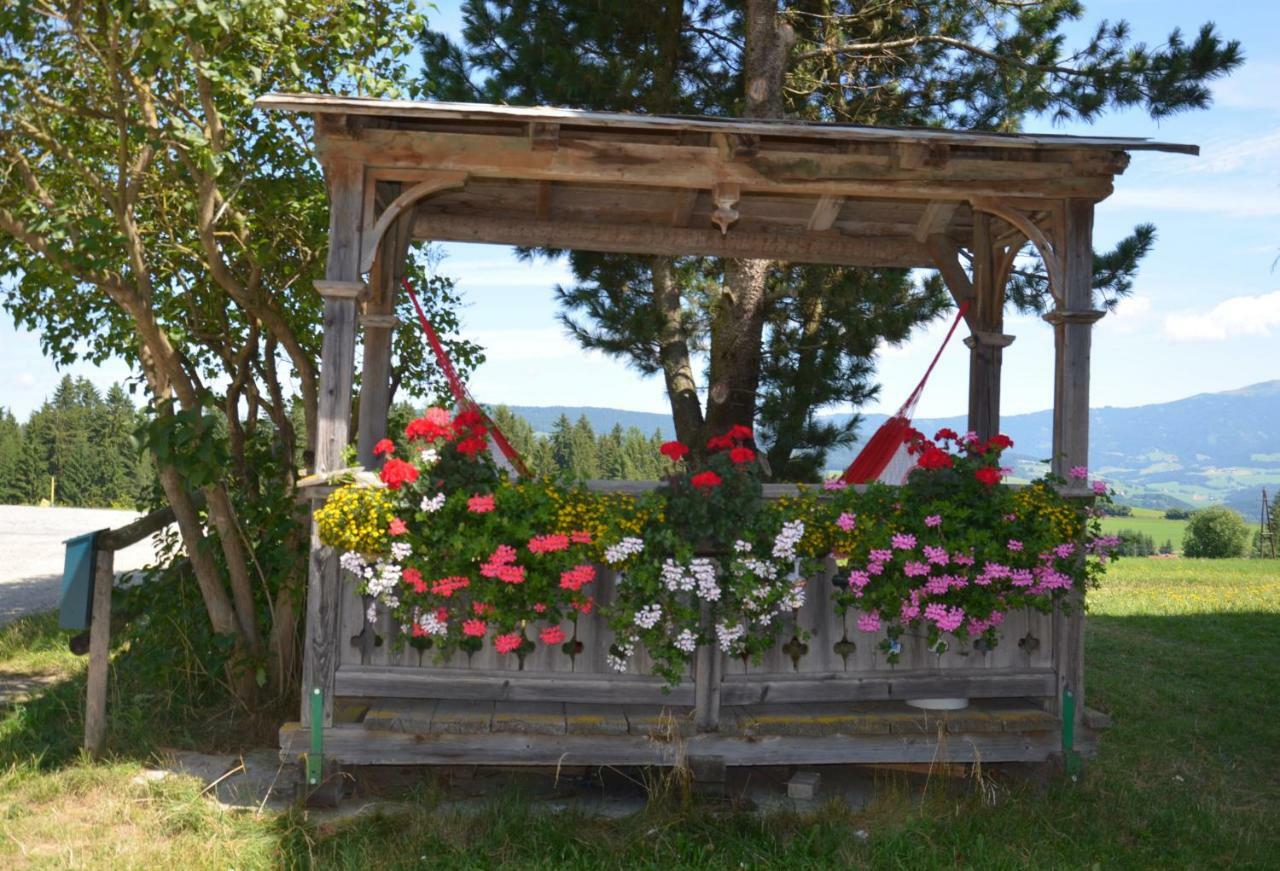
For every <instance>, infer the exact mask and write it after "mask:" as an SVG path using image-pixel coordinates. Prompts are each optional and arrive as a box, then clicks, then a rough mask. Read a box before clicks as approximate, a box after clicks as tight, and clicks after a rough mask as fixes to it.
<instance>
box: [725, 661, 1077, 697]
mask: <svg viewBox="0 0 1280 871" xmlns="http://www.w3.org/2000/svg"><path fill="white" fill-rule="evenodd" d="M1054 690H1055V676H1054V673H1053V672H1052V671H1050V670H1047V669H1046V670H1040V671H997V670H982V669H973V670H962V669H953V670H948V671H936V670H935V671H915V672H912V671H899V672H889V673H882V674H874V673H872V674H850V673H848V672H833V673H831V674H829V675H817V674H806V675H794V676H787V675H772V676H769V677H767V678H763V677H756V676H750V675H748V676H746V677H744V678H738V677H735V676H728V677H726V678H725V681H724V685H723V686H722V687H721V690H720V697H721V703H722V704H724V705H752V704H764V703H766V702H769V703H781V702H788V703H790V702H806V701H831V702H836V701H859V700H873V699H918V698H936V697H964V698H970V699H976V698H1022V697H1028V698H1033V697H1034V698H1040V697H1045V696H1051V695H1053V693H1054Z"/></svg>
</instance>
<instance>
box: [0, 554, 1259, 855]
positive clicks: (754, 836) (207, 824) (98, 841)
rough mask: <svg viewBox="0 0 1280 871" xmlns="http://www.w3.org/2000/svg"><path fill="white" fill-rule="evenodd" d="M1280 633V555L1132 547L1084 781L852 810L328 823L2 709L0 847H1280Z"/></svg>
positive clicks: (920, 851) (1099, 635)
mask: <svg viewBox="0 0 1280 871" xmlns="http://www.w3.org/2000/svg"><path fill="white" fill-rule="evenodd" d="M37 628H38V627H35V628H33V627H28V628H27V629H26V630H23V632H22V639H23V640H22V643H18V642H17V641H16V640H15V639H14V637H13V636H14V633H11V632H9V631H7V630H6V631H0V668H3V667H5V666H6V665H7V662H8V661H9V660H10V659H11V658H12V657H15V656H17V657H28V658H27V659H26V660H24V661H26V662H27V664H28V665H30V664H31V662H32V659H31V657H32V656H33V655H31V654H28V653H25V652H23V651H24V650H25V649H26V648H25V647H24V645H27V646H35V647H41V646H42V645H43V646H44V648H46V649H47V650H49V651H50V653H49V655H50V656H57V655H58V654H56V653H55V652H54V651H53V648H55V647H56V645H54V644H52V643H48V642H47V641H46V640H44V639H46V635H44V634H41V632H39V631H36V630H37ZM45 628H47V626H46V627H45ZM1278 640H1280V563H1275V562H1272V563H1267V562H1263V561H1246V560H1225V561H1198V560H1140V559H1133V560H1125V561H1122V562H1120V563H1119V564H1118V565H1117V566H1116V567H1115V568H1114V570H1113V571H1112V572H1111V574H1110V575H1109V576H1108V578H1107V580H1106V581H1105V585H1104V586H1103V588H1102V589H1100V590H1098V591H1096V593H1094V594H1092V595H1091V599H1090V619H1089V630H1088V638H1087V644H1088V656H1087V676H1086V682H1087V698H1088V701H1089V704H1090V705H1091V706H1093V707H1100V708H1103V709H1105V710H1107V711H1109V712H1110V713H1111V715H1112V717H1113V720H1114V725H1113V726H1112V728H1111V729H1109V730H1108V731H1107V732H1105V733H1104V736H1103V742H1102V747H1101V752H1100V754H1099V756H1098V758H1097V759H1095V760H1094V761H1093V762H1092V763H1090V765H1089V768H1088V770H1087V773H1086V776H1085V778H1084V779H1083V781H1082V782H1080V783H1078V784H1071V783H1068V782H1055V783H1053V784H1051V785H1050V786H1049V787H1048V788H1047V789H1043V790H1038V789H1036V788H1034V787H1033V786H1031V785H1027V784H1020V783H1018V782H1013V781H1010V782H1008V783H1006V786H1005V789H1003V790H1002V791H1001V793H1000V798H999V800H998V801H997V802H996V803H995V805H994V806H990V805H988V804H986V803H984V802H983V801H982V800H980V799H979V797H978V796H977V795H976V794H975V792H974V790H973V788H972V785H971V783H970V782H969V781H960V782H957V783H952V784H947V785H939V784H936V782H935V783H934V784H931V786H930V790H929V793H928V796H927V797H926V798H925V799H924V800H923V801H920V800H918V798H917V797H913V796H912V795H911V794H909V792H908V791H907V790H906V789H905V788H904V787H903V784H902V782H900V781H890V782H888V788H887V789H886V790H885V791H884V793H883V795H882V796H881V797H879V798H878V799H877V800H876V801H875V802H874V803H873V804H872V805H871V806H870V807H869V808H867V809H866V810H865V811H863V812H860V813H850V812H849V811H847V810H843V809H841V808H836V807H829V808H825V809H823V810H821V811H819V812H818V813H815V814H811V815H807V816H800V815H785V814H784V815H773V816H768V817H764V818H760V817H756V816H752V815H748V814H743V813H732V812H724V811H720V810H717V809H716V808H714V807H711V806H707V805H702V804H697V803H694V804H685V803H681V802H679V801H668V802H664V803H655V804H654V805H653V806H651V807H650V808H649V809H647V810H646V811H644V812H643V813H641V814H638V815H636V816H633V817H630V818H626V819H622V820H606V819H596V818H585V817H582V816H578V815H574V814H558V815H549V814H546V813H540V812H538V811H537V810H536V809H535V807H534V806H533V805H532V804H531V803H529V802H525V801H522V800H521V799H520V798H519V797H518V796H511V797H508V798H505V799H503V800H501V801H497V802H495V803H493V804H492V805H491V806H489V807H487V808H484V809H482V810H479V811H471V812H461V811H458V810H454V809H450V808H448V807H443V806H441V805H440V804H438V795H439V792H438V791H433V790H423V791H422V792H421V793H420V794H419V795H418V796H417V797H416V798H415V799H414V800H412V801H411V802H410V803H409V805H408V807H407V809H406V810H403V811H402V812H400V813H396V814H390V815H382V816H374V817H370V818H365V819H362V820H361V821H359V822H357V823H347V824H341V823H317V822H316V821H314V820H310V821H309V820H304V819H303V818H302V817H301V816H300V815H299V814H297V813H296V812H295V813H292V814H274V815H273V814H264V815H262V816H256V815H254V814H251V813H240V814H232V813H226V812H220V811H218V810H216V809H214V808H213V806H211V805H210V804H208V803H207V802H206V801H205V800H204V799H202V798H200V796H199V794H198V793H199V791H198V788H197V787H196V786H195V785H194V783H193V782H190V781H183V780H182V779H170V780H167V781H164V782H160V783H146V782H141V783H135V782H134V778H135V776H136V773H137V771H138V768H139V763H140V761H142V760H143V759H144V758H145V757H143V756H141V755H140V754H141V751H140V750H138V749H137V748H139V747H141V746H143V745H142V744H141V743H137V742H135V743H133V744H124V745H118V746H125V747H126V748H129V749H128V750H127V752H126V757H125V758H121V759H118V760H116V761H114V762H111V763H105V764H91V763H89V762H87V761H85V760H83V759H78V758H76V757H74V755H64V756H63V757H62V758H61V761H60V762H59V763H58V764H49V763H48V761H47V760H46V762H45V763H44V764H36V763H34V762H33V761H31V760H30V759H24V758H22V757H20V756H19V757H16V758H15V757H14V756H12V755H10V756H8V757H6V756H4V755H3V754H4V753H5V752H6V748H8V749H9V750H10V751H12V750H13V749H14V748H15V747H17V746H28V745H27V744H22V745H18V744H15V743H14V742H12V741H9V742H8V743H6V741H5V739H4V738H3V735H4V730H5V729H6V728H13V722H14V721H15V719H17V720H18V721H19V722H20V721H21V717H22V716H23V715H22V714H21V712H11V713H10V714H8V715H7V716H5V717H4V719H3V720H0V772H3V771H4V769H5V768H6V767H7V769H8V770H7V773H3V774H0V831H3V833H4V835H5V837H2V838H0V857H4V858H5V859H6V860H7V861H8V864H10V865H13V866H15V867H24V866H26V865H31V866H37V867H46V866H50V865H52V866H55V867H57V866H95V867H169V866H173V865H181V866H184V867H188V868H204V867H210V868H212V867H232V866H234V867H238V868H259V867H263V868H265V867H318V868H352V869H362V871H367V869H370V868H423V867H431V868H492V867H504V866H513V867H514V866H519V867H522V868H557V869H559V868H604V867H609V868H613V867H625V868H631V867H635V868H664V869H666V868H741V867H749V868H766V867H777V868H806V869H807V868H815V869H816V868H830V867H849V866H864V865H865V866H871V867H885V868H912V869H915V868H951V867H965V868H982V869H986V868H1026V867H1033V868H1081V867H1083V868H1089V867H1102V868H1215V867H1216V868H1271V867H1275V866H1276V857H1277V856H1280V774H1278V772H1280V643H1277V641H1278ZM35 659H36V660H38V659H39V656H35ZM73 674H74V673H73ZM75 679H76V678H75V677H72V678H69V680H70V681H74V680H75ZM73 696H74V694H73V693H72V694H69V695H68V696H67V701H66V704H67V705H68V708H67V710H66V712H65V717H64V721H65V722H63V723H62V724H61V726H60V727H58V726H57V724H53V723H51V722H49V721H42V725H43V726H44V727H46V728H61V729H62V730H64V731H71V732H74V731H75V730H76V729H77V728H78V726H79V721H78V719H76V717H77V714H78V711H77V710H76V709H75V708H74V701H73ZM118 704H119V706H120V707H123V708H126V709H127V708H128V706H129V705H130V704H131V702H130V701H129V699H128V698H127V697H126V698H123V699H120V700H119V701H118ZM117 713H123V714H124V716H125V719H126V720H127V719H128V714H127V711H125V712H119V711H117ZM135 722H136V721H135ZM28 725H30V724H28ZM153 728H155V729H157V730H160V731H163V732H164V734H166V735H174V734H180V733H181V731H182V730H181V729H180V728H178V727H176V726H173V725H169V726H164V725H163V724H155V725H154V726H153ZM9 734H10V736H12V732H10V733H9ZM192 734H193V735H197V736H198V735H200V734H204V733H201V732H200V731H199V730H193V732H192ZM859 830H865V831H866V832H868V833H869V837H868V838H867V839H866V840H865V841H863V840H862V839H861V838H860V837H858V835H857V832H858V831H859Z"/></svg>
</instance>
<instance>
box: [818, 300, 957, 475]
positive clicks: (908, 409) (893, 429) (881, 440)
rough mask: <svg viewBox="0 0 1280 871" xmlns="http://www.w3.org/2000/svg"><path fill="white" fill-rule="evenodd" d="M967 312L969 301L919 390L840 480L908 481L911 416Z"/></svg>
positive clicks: (859, 454) (935, 355)
mask: <svg viewBox="0 0 1280 871" xmlns="http://www.w3.org/2000/svg"><path fill="white" fill-rule="evenodd" d="M967 311H969V301H968V300H965V301H964V302H962V303H961V304H960V310H959V311H958V312H956V319H955V320H954V321H952V322H951V329H950V330H948V331H947V336H946V338H945V339H943V340H942V347H940V348H938V353H936V354H934V355H933V362H932V363H930V364H929V368H928V369H926V370H925V373H924V377H923V378H921V379H920V383H919V384H917V385H916V389H915V390H913V391H911V395H910V396H908V397H907V401H906V402H904V403H902V407H901V408H899V409H898V413H897V414H895V415H894V416H893V417H891V418H889V419H888V420H886V421H885V422H884V423H882V424H881V425H880V428H879V429H878V430H876V431H875V434H874V435H873V436H871V439H870V441H868V442H867V443H866V444H865V445H863V446H862V450H861V451H859V452H858V456H856V457H854V460H853V462H852V463H851V464H850V465H849V468H847V469H845V470H844V474H843V475H841V476H840V480H841V481H843V482H845V483H846V484H867V483H870V482H871V481H883V482H884V483H886V484H901V483H902V482H903V481H905V480H906V478H907V473H908V472H910V471H911V467H912V466H913V465H915V464H914V462H913V461H912V458H911V456H910V455H909V454H908V453H907V448H906V444H905V442H906V438H907V433H908V432H909V431H910V430H911V416H912V414H914V413H915V410H916V404H917V403H918V402H919V401H920V395H921V394H922V393H924V385H925V383H926V382H927V381H928V380H929V376H930V375H932V374H933V367H934V366H937V365H938V360H939V359H940V358H941V357H942V352H943V351H945V350H946V349H947V344H948V343H949V342H950V341H951V337H952V336H953V335H954V334H955V331H956V327H958V326H960V320H961V319H962V318H963V317H964V316H965V313H966V312H967Z"/></svg>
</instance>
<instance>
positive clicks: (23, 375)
mask: <svg viewBox="0 0 1280 871" xmlns="http://www.w3.org/2000/svg"><path fill="white" fill-rule="evenodd" d="M14 380H15V381H17V382H18V386H19V387H32V386H34V385H35V383H36V376H34V375H32V374H31V373H30V372H19V373H18V377H17V378H15V379H14Z"/></svg>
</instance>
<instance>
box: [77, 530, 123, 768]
mask: <svg viewBox="0 0 1280 871" xmlns="http://www.w3.org/2000/svg"><path fill="white" fill-rule="evenodd" d="M115 579H116V573H115V551H113V550H99V551H97V552H96V553H95V554H94V568H93V611H92V614H91V616H90V618H89V676H88V685H87V687H86V693H85V703H84V749H85V750H87V751H89V755H90V756H92V757H93V758H95V759H97V758H98V757H100V756H101V755H102V750H103V747H104V746H105V744H106V740H107V671H108V668H109V666H110V664H111V587H112V585H113V584H114V583H115Z"/></svg>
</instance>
